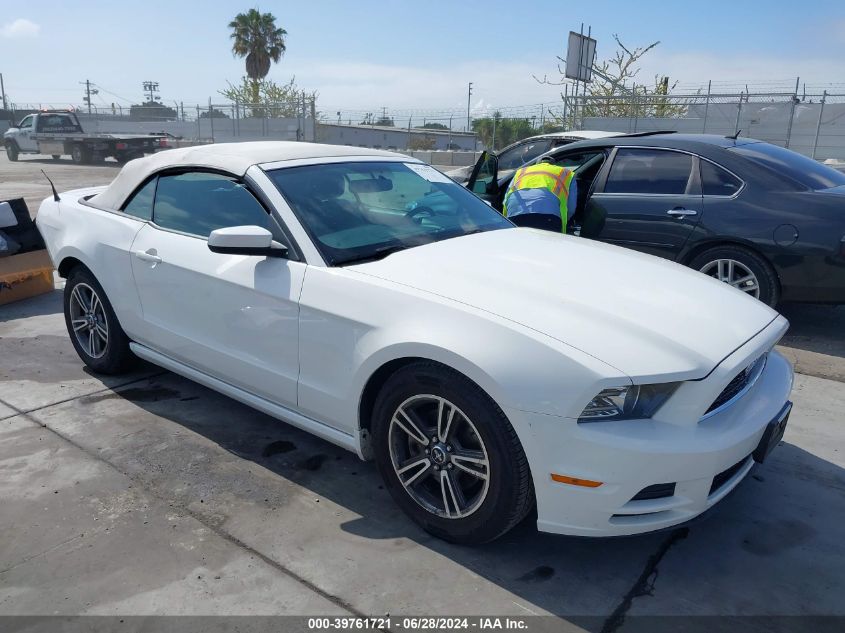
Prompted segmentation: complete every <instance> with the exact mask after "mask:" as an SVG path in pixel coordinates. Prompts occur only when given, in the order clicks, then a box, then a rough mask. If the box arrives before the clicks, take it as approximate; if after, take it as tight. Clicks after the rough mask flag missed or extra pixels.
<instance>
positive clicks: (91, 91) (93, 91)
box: [79, 79, 100, 114]
mask: <svg viewBox="0 0 845 633" xmlns="http://www.w3.org/2000/svg"><path fill="white" fill-rule="evenodd" d="M79 83H81V84H85V96H84V97H82V100H83V101H84V102H85V103H87V104H88V114H91V95H95V94H98V93H99V92H100V91H99V90H97V89H96V88H92V87H91V82H90V81H89V80H88V79H86V80H85V81H80V82H79Z"/></svg>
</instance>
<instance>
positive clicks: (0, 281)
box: [0, 249, 54, 305]
mask: <svg viewBox="0 0 845 633" xmlns="http://www.w3.org/2000/svg"><path fill="white" fill-rule="evenodd" d="M53 288H54V285H53V262H51V261H50V255H48V254H47V250H46V249H42V250H40V251H32V252H29V253H23V254H21V255H12V256H11V257H2V258H0V305H5V304H7V303H12V302H13V301H20V300H21V299H28V298H29V297H34V296H36V295H40V294H44V293H45V292H51V291H52V290H53Z"/></svg>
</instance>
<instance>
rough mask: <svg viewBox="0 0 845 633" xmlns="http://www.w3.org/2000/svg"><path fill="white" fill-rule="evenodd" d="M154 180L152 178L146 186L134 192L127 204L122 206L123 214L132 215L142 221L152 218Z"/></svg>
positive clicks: (154, 190)
mask: <svg viewBox="0 0 845 633" xmlns="http://www.w3.org/2000/svg"><path fill="white" fill-rule="evenodd" d="M156 180H157V179H156V178H153V179H152V180H151V181H150V182H148V183H147V184H146V185H144V186H143V187H141V188H140V189H138V191H136V192H135V195H133V196H132V197H131V198H130V199H129V202H127V203H126V204H125V205H124V206H123V212H124V213H126V214H128V215H134V216H135V217H136V218H141V219H142V220H150V219H152V217H153V198H154V197H155V192H156Z"/></svg>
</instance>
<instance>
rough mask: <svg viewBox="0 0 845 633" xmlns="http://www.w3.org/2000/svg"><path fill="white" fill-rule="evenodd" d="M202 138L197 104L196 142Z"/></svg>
mask: <svg viewBox="0 0 845 633" xmlns="http://www.w3.org/2000/svg"><path fill="white" fill-rule="evenodd" d="M201 138H202V119H200V106H199V104H197V140H199V139H201Z"/></svg>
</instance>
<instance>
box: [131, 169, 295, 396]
mask: <svg viewBox="0 0 845 633" xmlns="http://www.w3.org/2000/svg"><path fill="white" fill-rule="evenodd" d="M243 225H258V226H262V227H264V228H266V229H268V230H270V231H271V232H272V233H273V235H274V238H275V239H276V240H277V241H280V242H282V243H284V244H285V245H288V244H287V240H286V239H285V237H284V234H283V233H282V231H281V228H280V227H279V225H278V223H277V222H276V220H275V219H274V218H273V217H272V216H271V215H270V214H269V213H268V212H267V210H266V209H265V208H264V207H263V206H262V204H261V203H260V202H259V201H258V199H257V198H256V197H255V196H254V195H253V194H252V193H251V192H250V190H249V188H248V187H247V185H246V184H245V183H243V182H241V181H239V180H238V179H237V178H235V177H232V176H229V175H225V174H220V173H212V172H204V171H183V172H175V173H167V174H163V175H161V176H159V177H158V180H157V185H156V191H155V202H154V205H153V219H152V222H150V223H148V224H147V225H146V226H145V227H144V228H143V229H141V231H140V232H139V233H138V235H137V237H136V238H135V241H134V243H133V244H132V257H131V259H132V272H133V276H134V280H135V284H136V286H137V289H138V295H139V297H140V301H141V310H142V313H143V321H144V332H143V338H142V340H140V341H139V342H141V343H144V344H146V345H148V346H149V347H151V348H153V349H155V350H157V351H158V352H160V353H162V354H165V355H166V356H169V357H171V358H173V359H175V360H177V361H180V362H182V363H185V364H187V365H189V366H191V367H193V368H195V369H198V370H199V371H201V372H203V373H206V374H208V375H211V376H214V377H216V378H219V379H221V380H224V381H225V382H227V383H229V384H232V385H235V386H237V387H240V388H241V389H244V390H246V391H248V392H250V393H253V394H256V395H258V396H261V397H263V398H266V399H268V400H271V401H273V402H277V403H279V404H282V405H288V406H295V405H296V392H297V380H298V374H299V303H298V300H299V295H300V291H301V288H302V282H303V279H304V275H305V264H304V263H302V262H299V261H293V260H290V259H282V258H270V257H256V256H247V255H228V254H220V253H212V252H211V251H210V250H209V249H208V244H207V238H208V235H209V233H210V232H211V231H212V230H214V229H217V228H223V227H227V226H243ZM291 252H293V251H291ZM292 257H295V255H292Z"/></svg>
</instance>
